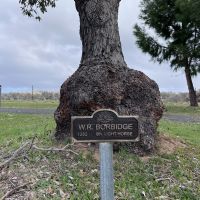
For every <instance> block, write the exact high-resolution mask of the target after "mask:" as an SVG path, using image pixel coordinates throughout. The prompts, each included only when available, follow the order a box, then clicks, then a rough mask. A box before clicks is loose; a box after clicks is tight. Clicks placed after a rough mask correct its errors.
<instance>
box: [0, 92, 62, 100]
mask: <svg viewBox="0 0 200 200" xmlns="http://www.w3.org/2000/svg"><path fill="white" fill-rule="evenodd" d="M59 96H60V95H59V93H58V92H48V91H39V92H35V93H34V94H33V96H32V93H24V92H22V93H20V92H10V93H3V94H2V100H27V101H29V100H32V99H33V100H59Z"/></svg>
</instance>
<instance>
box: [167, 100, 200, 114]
mask: <svg viewBox="0 0 200 200" xmlns="http://www.w3.org/2000/svg"><path fill="white" fill-rule="evenodd" d="M165 111H166V112H167V113H173V114H185V115H188V114H189V115H199V116H200V106H199V107H191V106H189V104H188V103H165Z"/></svg>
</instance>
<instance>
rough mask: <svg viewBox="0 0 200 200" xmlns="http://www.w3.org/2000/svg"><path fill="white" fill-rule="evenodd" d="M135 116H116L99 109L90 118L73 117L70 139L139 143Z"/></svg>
mask: <svg viewBox="0 0 200 200" xmlns="http://www.w3.org/2000/svg"><path fill="white" fill-rule="evenodd" d="M138 126H139V123H138V117H137V116H118V114H117V113H116V112H115V111H113V110H109V109H101V110H98V111H96V112H94V113H93V115H92V116H73V117H72V123H71V131H72V137H73V139H74V140H75V141H76V142H107V141H110V142H112V141H113V142H123V141H139V128H138Z"/></svg>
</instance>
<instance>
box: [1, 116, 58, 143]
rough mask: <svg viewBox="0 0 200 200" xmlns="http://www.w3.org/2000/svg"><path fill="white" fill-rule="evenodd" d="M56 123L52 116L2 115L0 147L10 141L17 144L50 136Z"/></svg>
mask: <svg viewBox="0 0 200 200" xmlns="http://www.w3.org/2000/svg"><path fill="white" fill-rule="evenodd" d="M54 128H55V122H54V120H53V117H52V116H50V115H24V114H8V113H0V145H1V144H4V143H6V142H8V141H10V140H12V141H15V143H20V142H21V141H24V140H27V139H28V138H31V137H34V136H37V137H43V136H44V135H45V134H50V131H51V130H53V129H54Z"/></svg>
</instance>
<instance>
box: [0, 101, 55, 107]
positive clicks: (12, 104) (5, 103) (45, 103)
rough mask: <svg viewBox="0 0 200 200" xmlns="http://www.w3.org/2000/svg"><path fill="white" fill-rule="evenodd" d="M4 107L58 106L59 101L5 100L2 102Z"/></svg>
mask: <svg viewBox="0 0 200 200" xmlns="http://www.w3.org/2000/svg"><path fill="white" fill-rule="evenodd" d="M1 106H2V107H3V108H56V107H57V106H58V101H55V100H45V101H39V100H34V101H24V100H23V101H22V100H4V101H2V102H1Z"/></svg>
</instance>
